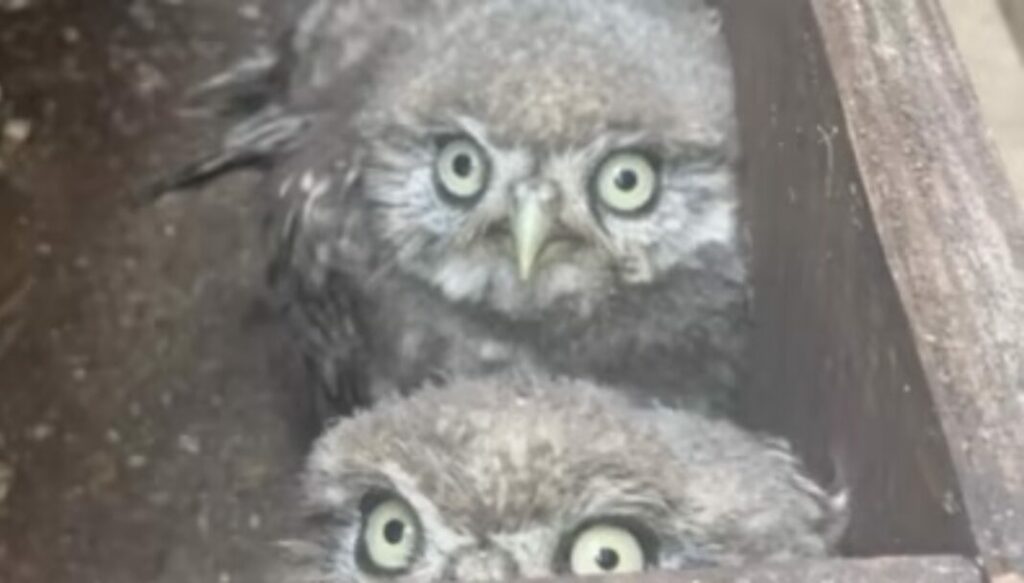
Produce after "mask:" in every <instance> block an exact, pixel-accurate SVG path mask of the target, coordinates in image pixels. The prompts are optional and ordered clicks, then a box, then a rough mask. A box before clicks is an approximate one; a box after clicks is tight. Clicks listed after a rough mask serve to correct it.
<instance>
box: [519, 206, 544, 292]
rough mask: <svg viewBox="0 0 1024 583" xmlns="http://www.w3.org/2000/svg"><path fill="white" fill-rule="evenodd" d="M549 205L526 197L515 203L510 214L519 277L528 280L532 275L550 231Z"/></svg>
mask: <svg viewBox="0 0 1024 583" xmlns="http://www.w3.org/2000/svg"><path fill="white" fill-rule="evenodd" d="M549 210H550V209H549V205H546V204H544V202H543V201H542V200H540V199H538V198H536V197H526V198H524V199H523V200H522V201H521V202H520V203H519V204H517V205H516V208H515V210H514V211H513V214H512V237H513V239H515V245H516V259H517V260H518V262H519V277H520V279H522V280H523V281H529V280H530V278H531V277H532V276H533V271H534V268H535V267H536V264H537V259H538V258H539V257H540V253H541V251H543V250H544V245H545V244H546V243H547V240H548V235H549V234H550V233H551V225H552V220H551V215H550V213H549Z"/></svg>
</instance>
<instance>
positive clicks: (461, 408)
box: [286, 375, 842, 583]
mask: <svg viewBox="0 0 1024 583" xmlns="http://www.w3.org/2000/svg"><path fill="white" fill-rule="evenodd" d="M306 492H307V501H308V505H309V509H310V511H311V513H312V516H313V518H314V521H313V524H315V534H314V535H313V536H311V537H310V539H309V541H308V544H307V545H306V547H307V548H306V554H305V557H304V563H303V564H302V566H301V568H300V569H299V570H298V571H296V572H295V573H294V574H293V575H292V576H291V577H290V578H286V580H288V581H295V582H296V583H298V582H301V581H316V582H335V581H337V582H341V581H346V582H347V581H392V580H393V581H440V580H444V581H492V580H507V579H510V578H535V577H549V576H552V575H584V576H585V575H604V574H616V573H618V574H624V573H632V572H640V571H645V570H653V569H684V568H694V567H708V566H715V565H737V564H741V563H745V562H749V561H755V560H775V559H789V558H794V557H812V556H818V555H824V554H825V553H826V552H827V551H828V549H829V547H830V544H831V542H832V540H833V538H832V534H830V533H834V527H835V526H836V525H838V524H840V521H839V518H840V517H841V514H842V510H841V504H839V503H837V502H835V501H834V500H831V499H829V498H827V497H826V496H825V494H824V493H823V492H822V491H821V490H820V489H819V488H818V487H817V486H816V485H815V484H814V483H813V482H811V481H810V480H809V479H808V478H807V477H805V476H804V474H803V473H802V470H801V468H800V466H799V464H798V463H797V462H796V461H795V459H794V458H793V457H792V456H791V454H790V453H789V452H788V450H787V449H786V448H785V447H784V446H782V445H780V444H778V443H775V442H771V441H766V440H762V439H759V438H757V437H754V436H752V435H750V434H747V433H745V432H743V431H741V430H740V429H738V428H736V427H734V426H732V425H730V424H728V423H727V422H725V421H714V420H709V419H705V418H702V417H698V416H696V415H694V414H692V413H688V412H684V411H676V410H667V409H662V410H659V409H638V408H636V407H635V406H633V405H630V404H629V402H628V401H626V400H625V399H622V398H620V397H619V396H618V395H617V394H616V393H613V392H610V391H608V390H605V389H601V388H598V387H595V386H592V385H590V384H587V383H583V382H575V381H560V380H553V379H550V378H544V377H534V376H525V375H522V376H512V375H507V376H503V377H500V378H491V379H489V380H478V381H464V382H456V383H453V384H452V385H450V386H447V387H445V388H443V389H425V390H423V391H421V392H418V393H416V394H415V395H414V396H413V397H411V398H408V399H405V400H397V401H390V402H384V403H382V404H381V405H379V406H378V408H376V409H374V410H372V411H369V412H364V413H361V414H359V415H357V416H356V417H354V418H351V419H344V420H342V421H340V422H339V424H338V425H336V426H335V427H334V428H333V429H330V430H328V432H327V433H326V434H325V435H324V436H323V437H322V438H321V439H320V441H319V442H318V444H317V446H316V447H315V450H314V452H313V454H312V456H311V458H310V461H309V466H308V473H307V476H306Z"/></svg>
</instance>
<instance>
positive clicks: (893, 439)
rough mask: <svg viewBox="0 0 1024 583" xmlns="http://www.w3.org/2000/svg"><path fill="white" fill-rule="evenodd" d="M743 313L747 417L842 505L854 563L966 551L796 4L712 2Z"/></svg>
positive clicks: (926, 408) (857, 181) (837, 124)
mask: <svg viewBox="0 0 1024 583" xmlns="http://www.w3.org/2000/svg"><path fill="white" fill-rule="evenodd" d="M723 8H724V9H725V11H726V12H725V16H726V18H725V23H726V29H727V32H728V35H729V38H730V41H731V44H732V48H733V54H734V60H735V65H736V74H737V95H738V98H739V104H738V105H739V114H740V120H741V127H742V137H743V145H744V151H745V156H746V161H745V164H744V172H743V187H744V188H743V190H744V194H745V209H746V212H747V215H748V216H747V219H748V221H747V222H748V223H749V225H750V230H751V238H752V242H753V267H754V269H753V277H754V289H755V301H754V313H755V318H756V327H755V338H754V340H755V341H754V346H753V361H754V374H753V376H752V379H751V384H752V387H751V389H752V390H751V391H749V392H746V393H745V395H744V397H745V399H744V403H743V405H744V412H745V415H744V417H745V418H746V420H747V422H748V423H750V424H752V425H754V426H755V427H758V428H763V429H766V430H768V431H770V432H773V433H780V434H783V435H786V436H788V437H789V438H790V439H791V440H792V441H793V442H794V444H795V445H796V446H797V448H798V449H799V451H800V452H801V454H803V456H804V457H805V459H807V461H808V462H809V463H810V465H811V467H812V468H813V469H814V470H815V471H816V473H817V474H818V475H819V476H820V477H821V478H822V479H823V480H825V481H827V480H829V478H830V477H831V476H832V475H833V474H834V475H837V477H838V478H839V482H840V483H841V484H842V485H843V486H845V487H846V488H848V489H849V491H850V492H851V495H852V500H851V501H852V509H853V513H852V514H853V516H852V521H851V524H850V528H849V530H848V532H847V537H846V540H845V544H844V549H843V550H844V551H845V552H846V553H849V554H852V555H854V556H879V555H902V554H907V555H919V554H964V555H967V554H973V553H974V552H975V545H974V542H973V536H972V535H971V532H970V528H969V526H968V524H967V520H966V516H965V514H964V512H963V505H962V504H961V503H960V494H959V486H958V483H957V477H956V473H955V472H954V469H953V463H952V460H951V458H950V455H949V451H948V447H947V445H946V439H945V436H944V434H943V430H942V427H941V426H940V424H939V422H938V419H937V416H936V415H935V412H934V406H933V404H932V401H931V395H930V391H929V389H928V384H927V382H926V380H925V375H924V372H923V370H922V368H921V364H920V360H919V358H918V355H917V350H916V347H915V345H914V341H913V339H912V337H911V334H910V326H909V323H908V322H907V318H906V314H905V313H904V310H903V307H902V305H901V302H900V299H899V295H898V294H897V291H896V286H895V283H894V282H893V280H892V277H891V276H890V274H889V271H888V266H887V261H886V257H885V254H884V253H883V251H882V246H881V243H880V242H879V238H878V234H877V232H876V230H875V227H874V221H873V218H872V216H871V213H870V210H869V208H868V205H867V202H866V199H865V197H864V188H863V186H862V181H861V176H860V168H859V167H858V164H857V160H856V158H855V156H854V155H853V148H852V146H851V139H850V137H849V135H847V132H846V122H845V118H844V116H843V111H842V105H841V103H840V99H839V95H838V92H837V89H836V87H835V83H834V81H833V79H832V76H831V68H830V66H829V63H828V60H827V58H826V55H825V51H824V47H823V43H822V40H821V35H820V34H819V30H818V28H817V20H816V18H815V14H814V12H813V10H812V8H811V6H810V3H809V2H797V1H793V0H759V1H758V2H749V1H748V0H730V1H727V2H724V3H723Z"/></svg>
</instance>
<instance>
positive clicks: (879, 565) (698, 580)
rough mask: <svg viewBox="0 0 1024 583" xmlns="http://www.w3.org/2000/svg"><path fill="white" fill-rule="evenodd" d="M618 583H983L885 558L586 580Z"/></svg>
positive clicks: (936, 563) (956, 567)
mask: <svg viewBox="0 0 1024 583" xmlns="http://www.w3.org/2000/svg"><path fill="white" fill-rule="evenodd" d="M602 580H605V581H609V582H611V581H614V582H617V583H628V582H629V581H636V582H637V583H670V582H671V583H823V582H827V583H981V582H982V581H983V577H982V575H981V572H980V571H979V569H978V568H977V566H975V565H974V564H972V563H971V562H970V561H968V560H966V559H963V558H960V557H914V558H884V559H872V560H861V561H819V562H806V563H792V564H780V565H758V566H753V567H748V568H742V569H720V570H713V571H690V572H682V573H651V574H648V575H645V576H641V577H619V578H608V579H600V578H598V579H590V578H588V579H586V581H602Z"/></svg>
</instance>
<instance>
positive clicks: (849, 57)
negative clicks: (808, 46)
mask: <svg viewBox="0 0 1024 583" xmlns="http://www.w3.org/2000/svg"><path fill="white" fill-rule="evenodd" d="M812 6H813V8H814V11H815V14H816V15H817V18H818V21H819V24H820V29H821V32H822V37H823V39H824V41H825V47H826V50H827V54H828V58H829V62H830V64H831V68H832V71H833V74H834V77H835V81H836V83H837V86H838V89H839V93H840V96H841V100H842V105H843V110H844V114H845V117H846V124H847V130H848V133H849V135H850V136H851V139H852V145H853V149H854V152H855V155H856V158H857V163H858V166H859V168H860V171H861V176H862V180H863V185H864V188H865V194H866V199H867V202H868V205H869V207H870V209H871V213H872V215H873V217H874V223H875V227H876V228H877V230H878V234H879V237H880V239H881V243H882V247H883V249H884V252H885V255H886V258H887V261H888V266H889V271H890V273H891V275H892V277H893V279H894V280H895V282H896V287H897V289H898V291H899V296H900V300H901V302H902V305H903V307H904V309H905V311H906V314H907V316H908V319H909V322H910V326H911V330H912V333H913V338H914V342H915V345H916V347H917V351H918V353H919V355H920V359H921V362H922V365H923V368H924V372H925V376H926V378H927V381H928V385H929V387H930V390H931V393H932V398H933V400H934V402H935V405H936V409H937V411H938V414H939V418H940V420H941V423H942V426H943V428H944V430H945V435H946V437H947V439H948V441H949V443H950V447H951V452H952V455H953V460H954V464H955V467H956V470H957V475H958V477H959V481H960V485H961V488H962V492H963V495H964V499H965V503H966V507H967V513H968V516H969V519H970V523H971V527H972V531H973V533H974V536H975V539H976V542H977V544H978V546H979V550H980V552H981V556H982V559H983V561H984V564H985V566H986V568H987V569H988V571H989V574H990V575H991V576H992V577H999V576H1008V575H1009V574H1018V575H1019V574H1021V573H1024V212H1022V209H1021V206H1020V203H1019V202H1018V200H1017V199H1016V198H1015V197H1014V195H1013V193H1012V191H1011V188H1010V185H1009V183H1008V181H1007V179H1006V177H1005V174H1004V171H1003V168H1001V166H1000V165H999V163H998V161H997V158H996V156H995V155H994V153H993V146H992V144H991V143H990V141H989V140H988V139H987V137H986V135H985V132H984V129H983V128H984V125H983V123H982V120H981V117H980V115H979V111H978V104H977V102H976V99H975V97H974V95H973V93H972V91H971V89H970V87H969V83H968V80H967V75H966V72H965V70H964V68H963V66H962V64H961V62H960V57H959V55H958V54H957V52H956V50H955V48H954V46H953V43H952V41H951V38H950V33H949V31H948V28H947V25H946V22H945V20H944V17H943V14H942V11H941V9H940V8H939V7H938V5H937V4H936V3H935V2H934V1H933V0H908V1H906V2H891V1H889V0H812ZM880 454H882V452H880Z"/></svg>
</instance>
